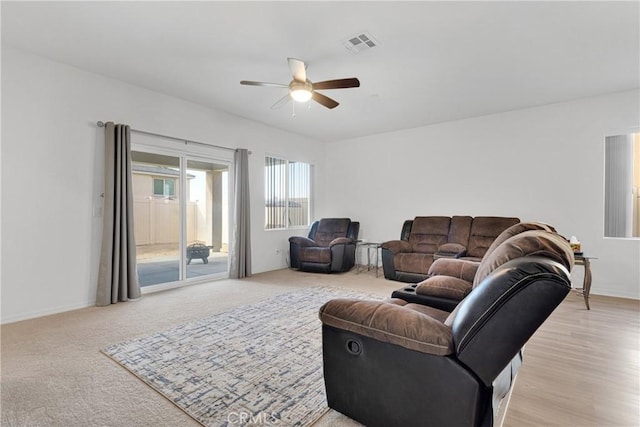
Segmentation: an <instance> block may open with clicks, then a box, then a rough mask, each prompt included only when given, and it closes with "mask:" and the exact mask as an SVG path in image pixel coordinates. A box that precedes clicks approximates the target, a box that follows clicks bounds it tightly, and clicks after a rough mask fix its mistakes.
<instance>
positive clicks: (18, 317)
mask: <svg viewBox="0 0 640 427" xmlns="http://www.w3.org/2000/svg"><path fill="white" fill-rule="evenodd" d="M94 305H96V301H95V300H93V301H85V302H82V303H77V304H70V305H64V306H59V307H52V308H47V309H44V310H34V311H29V312H26V313H20V314H15V315H12V316H7V317H4V316H3V317H2V320H0V324H2V325H6V324H9V323H15V322H20V321H22V320H29V319H35V318H37V317H43V316H50V315H52V314H59V313H64V312H66V311H71V310H78V309H81V308H87V307H93V306H94Z"/></svg>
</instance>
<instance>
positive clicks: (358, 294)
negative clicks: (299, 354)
mask: <svg viewBox="0 0 640 427" xmlns="http://www.w3.org/2000/svg"><path fill="white" fill-rule="evenodd" d="M310 290H322V291H327V292H337V293H345V294H351V295H336V296H335V297H334V298H346V297H356V298H372V299H379V298H380V297H379V296H375V295H372V294H368V293H364V292H361V291H357V290H352V289H345V288H339V287H332V286H326V285H318V286H311V287H309V288H300V289H296V290H293V291H287V292H283V293H280V294H276V295H273V296H271V297H268V298H265V299H263V300H259V301H255V302H252V303H250V304H241V305H238V306H235V307H232V308H229V309H227V310H225V311H221V312H219V313H215V314H212V315H210V316H205V317H203V318H200V319H193V320H190V321H187V322H183V323H181V324H178V325H176V326H173V327H170V328H168V329H165V330H158V331H154V332H151V333H148V334H144V335H140V336H136V337H132V338H129V339H127V340H124V341H122V342H121V343H120V344H122V343H125V342H130V341H134V340H137V339H141V338H143V337H147V336H150V335H153V334H157V333H162V332H165V331H167V330H172V329H174V328H177V327H180V326H184V325H188V324H191V323H194V322H200V321H204V320H206V319H209V318H211V317H216V316H222V315H225V314H230V313H232V312H233V311H234V310H236V309H239V308H240V307H243V306H253V305H258V304H264V303H268V302H269V301H271V300H275V299H278V298H281V297H283V296H285V295H292V294H297V293H305V292H308V291H310ZM318 308H319V307H318ZM115 345H119V344H112V345H109V346H106V347H105V348H103V349H100V350H99V351H100V353H102V354H103V355H105V356H106V357H107V358H109V360H111V361H112V362H113V363H115V364H116V365H117V366H119V367H121V368H124V369H125V370H126V371H127V372H129V373H130V374H131V375H132V376H133V377H135V378H137V379H138V380H139V381H141V382H142V383H143V384H145V385H146V386H147V387H149V388H150V389H152V390H153V391H155V392H156V393H157V394H158V395H160V396H162V397H163V398H165V399H166V400H168V401H169V402H171V404H172V405H173V406H175V407H176V408H178V409H180V411H182V412H183V413H184V414H185V415H187V416H188V417H189V418H191V419H192V420H194V421H195V422H196V423H198V424H199V425H201V426H204V427H207V424H205V423H204V422H202V421H200V420H199V419H198V418H196V416H195V415H193V414H190V413H189V411H188V410H187V408H185V407H182V406H181V405H180V404H178V403H177V402H175V401H174V400H173V398H172V397H171V396H169V395H167V394H165V393H164V392H163V391H161V390H160V389H158V388H157V387H156V386H155V385H154V384H153V383H151V382H150V381H149V380H148V379H146V378H145V377H143V376H141V375H139V374H138V373H137V372H135V371H134V370H133V369H131V368H130V367H128V366H126V365H125V364H123V363H121V362H120V361H118V360H117V359H115V358H114V357H112V356H111V355H110V354H108V353H107V350H108V349H109V348H111V347H113V346H115ZM329 410H330V408H329V407H328V406H326V402H325V407H324V410H323V411H322V412H321V413H319V414H318V415H317V416H315V417H313V419H311V420H309V423H308V424H307V425H308V426H311V425H313V424H315V423H316V422H317V421H318V420H319V419H320V418H322V417H323V416H324V415H325V414H327V412H329Z"/></svg>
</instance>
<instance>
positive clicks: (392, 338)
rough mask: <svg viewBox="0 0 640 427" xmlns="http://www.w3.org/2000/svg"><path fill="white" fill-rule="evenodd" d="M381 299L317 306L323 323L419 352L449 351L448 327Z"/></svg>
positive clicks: (451, 350)
mask: <svg viewBox="0 0 640 427" xmlns="http://www.w3.org/2000/svg"><path fill="white" fill-rule="evenodd" d="M412 306H413V304H408V305H407V306H401V305H398V304H394V303H388V302H384V301H367V300H356V299H347V298H340V299H333V300H331V301H329V302H327V303H325V304H324V305H323V306H322V307H321V308H320V320H322V322H323V323H324V324H325V325H329V326H332V327H334V328H338V329H343V330H347V331H351V332H353V333H356V334H360V335H364V336H366V337H370V338H373V339H376V340H378V341H383V342H388V343H390V344H395V345H399V346H401V347H405V348H408V349H411V350H416V351H419V352H421V353H428V354H435V355H439V356H446V355H448V354H451V353H452V352H453V339H452V334H451V329H450V328H449V327H447V326H445V325H444V324H443V323H442V322H440V321H439V320H436V319H434V318H433V317H431V316H428V315H426V314H424V313H422V312H420V311H418V310H413V309H412V308H411V307H412Z"/></svg>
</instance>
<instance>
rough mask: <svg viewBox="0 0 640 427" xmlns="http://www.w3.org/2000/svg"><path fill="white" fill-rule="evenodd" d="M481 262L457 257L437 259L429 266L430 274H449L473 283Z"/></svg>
mask: <svg viewBox="0 0 640 427" xmlns="http://www.w3.org/2000/svg"><path fill="white" fill-rule="evenodd" d="M479 265H480V263H478V262H475V261H468V260H464V259H455V258H440V259H437V260H435V261H434V262H433V264H431V267H429V272H428V274H429V276H449V277H456V278H458V279H462V280H465V281H467V282H469V283H473V279H474V278H475V276H476V272H477V271H478V266H479Z"/></svg>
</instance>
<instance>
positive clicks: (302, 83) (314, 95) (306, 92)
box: [240, 58, 360, 109]
mask: <svg viewBox="0 0 640 427" xmlns="http://www.w3.org/2000/svg"><path fill="white" fill-rule="evenodd" d="M287 61H288V62H289V68H290V69H291V74H292V75H293V80H291V83H289V84H288V85H286V84H282V83H267V82H252V81H249V80H241V81H240V84H241V85H248V86H272V87H283V88H289V93H288V94H286V95H285V96H283V97H282V98H280V99H279V100H278V101H276V102H275V104H273V105H272V106H271V109H276V108H280V107H282V106H283V105H284V104H286V103H287V102H289V100H290V99H292V98H293V100H294V101H297V102H307V101H308V100H310V99H313V100H314V101H316V102H317V103H319V104H321V105H324V106H325V107H327V108H336V107H337V106H338V105H340V104H339V103H338V102H337V101H336V100H334V99H331V98H329V97H328V96H325V95H323V94H321V93H319V92H316V91H317V90H325V89H347V88H350V87H360V81H359V80H358V79H357V78H355V77H352V78H348V79H337V80H325V81H323V82H317V83H312V82H310V81H309V80H308V79H307V65H306V64H305V63H304V61H301V60H299V59H295V58H287Z"/></svg>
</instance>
